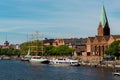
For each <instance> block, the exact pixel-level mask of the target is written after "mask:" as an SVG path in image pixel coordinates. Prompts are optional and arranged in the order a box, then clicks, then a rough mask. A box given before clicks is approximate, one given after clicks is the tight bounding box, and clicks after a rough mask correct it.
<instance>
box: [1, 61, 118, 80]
mask: <svg viewBox="0 0 120 80" xmlns="http://www.w3.org/2000/svg"><path fill="white" fill-rule="evenodd" d="M0 80H120V77H115V76H113V75H112V70H111V69H103V68H94V67H81V66H79V67H68V66H66V67H63V66H62V67H60V66H59V67H58V66H53V65H48V64H47V65H43V64H30V63H27V62H21V61H15V60H0Z"/></svg>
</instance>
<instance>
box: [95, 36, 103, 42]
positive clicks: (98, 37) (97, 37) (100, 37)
mask: <svg viewBox="0 0 120 80" xmlns="http://www.w3.org/2000/svg"><path fill="white" fill-rule="evenodd" d="M95 38H96V39H97V40H98V42H101V40H102V38H103V36H95Z"/></svg>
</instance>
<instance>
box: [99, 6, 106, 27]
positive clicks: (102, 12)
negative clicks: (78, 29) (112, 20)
mask: <svg viewBox="0 0 120 80" xmlns="http://www.w3.org/2000/svg"><path fill="white" fill-rule="evenodd" d="M100 23H101V25H102V27H103V28H104V27H105V25H106V23H107V16H106V12H105V8H104V5H103V6H102V9H101V15H100Z"/></svg>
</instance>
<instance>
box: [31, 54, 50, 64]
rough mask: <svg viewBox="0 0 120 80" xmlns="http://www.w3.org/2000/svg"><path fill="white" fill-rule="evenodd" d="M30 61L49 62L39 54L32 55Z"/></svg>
mask: <svg viewBox="0 0 120 80" xmlns="http://www.w3.org/2000/svg"><path fill="white" fill-rule="evenodd" d="M29 61H30V62H31V63H43V64H49V60H48V59H47V58H43V57H41V56H32V57H31V59H30V60H29Z"/></svg>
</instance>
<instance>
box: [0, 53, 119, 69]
mask: <svg viewBox="0 0 120 80" xmlns="http://www.w3.org/2000/svg"><path fill="white" fill-rule="evenodd" d="M44 57H46V56H44ZM58 57H60V56H47V58H48V59H52V58H58ZM61 57H63V58H67V56H61ZM0 59H1V60H21V59H20V57H18V56H6V55H1V56H0ZM77 59H78V60H79V65H80V66H90V67H101V68H120V60H116V61H99V60H92V61H89V60H81V59H79V58H77Z"/></svg>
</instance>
